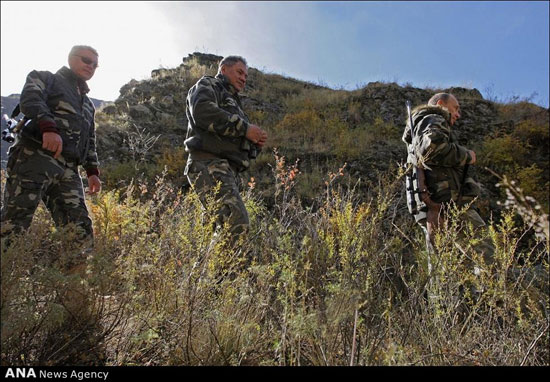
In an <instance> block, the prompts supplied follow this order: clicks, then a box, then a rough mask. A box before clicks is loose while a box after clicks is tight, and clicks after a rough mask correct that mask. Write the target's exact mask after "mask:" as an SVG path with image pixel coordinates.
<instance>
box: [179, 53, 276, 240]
mask: <svg viewBox="0 0 550 382" xmlns="http://www.w3.org/2000/svg"><path fill="white" fill-rule="evenodd" d="M247 78H248V67H247V63H246V60H245V59H244V58H242V57H239V56H227V57H225V58H224V59H223V60H222V61H221V62H220V64H219V68H218V74H217V75H216V77H211V76H204V77H202V78H201V79H200V80H199V81H198V82H197V83H196V84H195V85H194V86H193V87H191V89H189V92H188V94H187V101H186V106H187V108H186V113H187V119H188V121H189V124H188V128H187V139H186V140H185V149H186V151H187V152H188V153H189V157H188V159H187V165H186V168H185V175H187V178H188V179H189V183H190V184H191V185H192V187H193V188H194V189H195V191H196V192H197V193H198V195H199V197H200V199H201V201H202V203H203V205H205V206H206V199H205V196H206V194H207V193H208V192H212V191H213V190H214V188H215V187H216V185H217V184H218V183H219V184H220V189H219V191H218V194H217V195H216V199H217V200H219V201H220V202H221V207H220V209H219V210H218V211H217V215H218V220H217V225H218V226H221V225H223V224H224V223H225V222H228V223H229V226H230V229H231V233H232V235H233V238H236V237H238V236H239V235H240V234H242V233H244V232H246V231H247V230H248V226H249V219H248V213H247V211H246V208H245V206H244V203H243V201H242V198H241V196H240V193H239V185H240V179H239V172H241V171H244V170H246V169H248V167H249V165H250V160H251V159H254V158H256V155H257V152H258V150H260V149H261V148H262V147H263V145H264V144H265V142H266V140H267V133H266V132H265V131H264V130H262V129H261V128H259V127H258V126H256V125H254V124H252V123H250V121H249V119H248V117H247V115H246V114H245V112H244V111H243V108H242V104H241V100H240V98H239V95H238V93H239V92H240V91H242V90H243V89H244V86H245V84H246V80H247Z"/></svg>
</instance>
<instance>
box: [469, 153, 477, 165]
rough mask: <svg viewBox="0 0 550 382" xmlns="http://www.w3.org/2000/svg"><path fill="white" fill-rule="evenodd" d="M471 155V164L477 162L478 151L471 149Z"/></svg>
mask: <svg viewBox="0 0 550 382" xmlns="http://www.w3.org/2000/svg"><path fill="white" fill-rule="evenodd" d="M470 156H471V157H472V160H471V161H470V163H469V164H475V163H476V152H475V151H474V150H470Z"/></svg>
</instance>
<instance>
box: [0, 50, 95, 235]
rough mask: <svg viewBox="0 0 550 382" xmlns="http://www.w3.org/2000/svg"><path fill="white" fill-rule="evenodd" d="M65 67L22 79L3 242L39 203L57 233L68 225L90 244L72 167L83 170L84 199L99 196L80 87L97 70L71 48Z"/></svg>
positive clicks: (88, 112)
mask: <svg viewBox="0 0 550 382" xmlns="http://www.w3.org/2000/svg"><path fill="white" fill-rule="evenodd" d="M68 64H69V67H66V66H63V67H62V68H61V69H59V70H58V71H57V72H56V73H55V74H54V73H51V72H48V71H36V70H35V71H32V72H31V73H29V75H28V76H27V80H26V83H25V85H24V87H23V91H22V93H21V98H20V108H21V112H22V113H23V114H24V115H25V120H28V121H29V122H27V123H26V124H25V125H24V127H23V128H22V129H21V131H20V132H19V134H18V137H17V140H16V143H15V144H14V145H13V146H12V147H11V148H10V151H9V158H8V164H7V175H8V176H7V180H6V187H5V190H4V204H3V208H2V236H3V237H4V236H7V235H8V234H10V233H12V232H13V233H21V232H22V231H24V230H25V229H27V228H28V227H29V225H30V223H31V220H32V217H33V215H34V212H35V210H36V208H37V206H38V204H39V202H40V201H41V200H42V201H44V204H45V205H46V207H47V208H48V210H49V211H50V213H51V215H52V217H53V220H54V222H55V223H56V225H57V226H58V227H61V226H66V225H68V224H69V223H72V224H74V225H75V226H76V230H77V234H78V236H79V238H80V239H81V240H82V242H84V243H88V244H91V242H92V240H93V230H92V221H91V219H90V217H89V214H88V210H87V208H86V204H85V199H84V189H83V185H82V179H81V178H80V175H79V169H78V166H82V167H83V168H84V169H85V170H86V174H87V177H88V189H89V191H88V193H89V194H95V193H97V192H99V191H100V190H101V182H100V180H99V169H98V166H99V163H98V159H97V153H96V142H95V141H96V140H95V124H94V114H95V108H94V105H93V103H92V101H91V100H90V98H88V96H87V93H88V92H89V88H88V85H87V84H86V81H88V80H89V79H91V78H92V77H93V75H94V73H95V70H96V68H97V66H98V53H97V51H96V50H95V49H94V48H92V47H89V46H84V45H78V46H74V47H73V48H72V49H71V51H70V53H69V57H68Z"/></svg>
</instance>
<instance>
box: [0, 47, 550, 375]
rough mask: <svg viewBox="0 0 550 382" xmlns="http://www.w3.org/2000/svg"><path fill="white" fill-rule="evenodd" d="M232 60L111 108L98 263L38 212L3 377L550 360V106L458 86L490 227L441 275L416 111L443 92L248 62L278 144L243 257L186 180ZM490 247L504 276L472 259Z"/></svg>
mask: <svg viewBox="0 0 550 382" xmlns="http://www.w3.org/2000/svg"><path fill="white" fill-rule="evenodd" d="M219 59H221V57H216V56H212V55H204V54H200V53H195V54H193V55H189V57H186V58H184V62H183V64H182V65H180V66H179V67H177V68H174V69H159V70H155V71H153V73H152V76H151V79H148V80H144V81H131V82H130V83H128V84H126V85H125V86H124V87H122V89H121V95H120V97H119V98H118V99H117V100H116V101H115V102H114V103H113V104H109V105H104V106H103V107H102V108H101V109H100V110H99V111H98V113H97V135H98V152H99V155H100V159H101V162H102V180H103V182H104V190H103V192H102V193H101V194H100V195H98V196H94V197H90V198H89V199H88V200H87V203H88V206H89V209H90V211H91V214H92V218H93V221H94V231H95V246H94V249H93V251H92V252H90V253H89V254H88V261H87V268H86V271H85V272H84V273H82V272H83V271H82V270H80V271H79V270H78V269H76V270H75V269H74V267H72V266H71V260H72V259H71V257H72V256H74V255H75V253H78V248H76V245H75V243H74V240H73V237H74V236H73V233H72V230H71V227H67V229H63V230H58V229H55V228H54V226H53V223H52V222H51V219H50V218H49V216H48V214H47V213H46V212H45V211H44V209H43V208H40V210H39V212H38V214H37V215H36V216H35V219H34V221H33V224H32V226H31V228H30V234H29V235H27V236H25V237H21V238H19V239H17V240H15V242H14V243H13V244H12V245H11V246H10V248H9V249H7V250H5V248H3V249H4V250H3V252H2V296H1V297H2V300H1V309H2V358H1V362H2V364H3V365H16V364H17V365H38V364H40V365H44V364H50V365H73V364H84V365H87V364H104V365H350V364H353V365H548V364H549V363H550V362H549V361H550V352H549V350H548V349H549V345H550V343H549V337H548V333H549V332H548V313H549V300H548V298H549V294H548V284H547V283H548V281H547V279H546V280H543V279H541V278H540V277H539V278H535V277H533V276H534V269H539V270H542V271H543V272H544V273H546V274H548V260H549V258H548V256H549V230H548V207H549V201H548V185H549V182H550V174H549V166H548V144H549V140H548V134H549V133H548V131H549V114H548V109H544V108H540V107H538V106H536V105H533V104H530V103H529V102H526V101H525V102H524V101H521V102H520V101H518V102H514V103H496V102H492V101H488V100H484V99H483V98H482V96H481V94H480V93H479V92H478V91H477V90H476V89H464V88H451V89H441V90H447V91H450V92H452V93H454V94H455V95H456V96H457V98H458V99H459V101H460V102H461V107H462V110H463V117H462V118H461V120H459V122H458V123H457V125H456V129H457V130H458V131H459V137H460V139H461V142H462V143H463V144H465V145H467V146H468V147H471V148H472V149H474V150H475V151H476V152H477V153H478V159H479V161H480V163H478V164H477V165H476V166H473V167H474V168H473V169H472V171H473V173H475V175H476V177H477V179H478V180H480V181H481V182H482V185H483V199H482V200H480V201H479V206H480V210H481V213H482V216H483V217H484V218H485V219H486V221H487V222H488V224H489V229H488V230H487V231H486V232H485V231H474V230H472V229H466V230H465V232H466V234H465V235H466V238H465V239H463V238H462V239H460V238H459V237H458V236H457V231H458V230H459V227H458V223H453V224H449V225H448V226H446V227H444V228H443V230H442V232H441V233H440V234H439V235H438V236H437V238H436V251H437V253H438V254H439V256H438V257H437V259H436V260H435V261H433V260H432V263H433V264H434V270H433V272H434V273H433V274H432V275H431V276H429V275H428V272H427V261H428V259H427V253H426V251H425V248H424V239H423V235H422V233H421V231H420V229H419V228H418V226H416V225H415V223H414V220H413V219H412V217H411V216H410V215H408V212H407V207H406V204H405V195H404V192H403V169H402V167H401V164H402V163H403V162H404V160H405V146H404V144H403V143H402V142H401V134H402V129H403V126H404V120H405V119H406V109H405V107H404V105H405V100H406V99H410V100H411V102H412V103H413V104H415V105H417V104H420V103H424V102H426V101H427V99H429V97H430V96H431V95H432V94H433V93H434V92H436V91H437V90H438V89H417V88H414V87H412V86H400V85H398V84H394V83H378V82H377V83H370V84H368V85H366V86H365V87H363V88H359V89H357V90H354V91H345V90H333V89H329V88H326V87H323V86H319V85H317V84H311V83H306V82H303V81H298V80H295V79H291V78H286V77H284V76H281V75H277V74H269V73H262V72H261V71H259V70H256V69H254V68H250V70H249V82H248V84H247V89H246V91H245V93H244V95H243V103H244V106H245V109H246V111H247V113H248V114H249V116H250V118H251V120H252V121H254V122H255V123H257V124H259V125H260V126H262V127H263V128H265V129H266V130H267V131H268V134H269V141H268V144H267V146H266V147H265V148H264V150H263V151H262V153H261V154H260V156H259V157H258V159H257V160H256V161H255V163H254V164H253V165H252V168H251V169H250V170H249V171H248V172H247V173H245V174H244V180H245V181H244V182H243V184H244V189H243V191H242V195H243V199H244V200H245V203H246V205H247V209H248V211H249V213H250V218H251V231H250V233H249V235H248V236H247V238H246V239H244V240H243V241H242V242H240V243H236V245H234V246H231V245H230V244H229V243H230V241H229V240H228V238H227V233H226V232H225V231H224V232H222V233H221V234H220V235H219V236H217V237H216V238H213V233H212V230H211V227H212V223H213V221H214V217H213V213H212V211H214V210H215V204H216V202H215V201H214V200H211V201H210V202H209V206H208V208H207V209H206V210H203V209H202V207H201V206H200V203H199V202H198V200H197V198H196V196H195V195H194V194H193V193H192V192H188V185H187V181H186V179H185V177H184V176H183V168H184V166H185V161H186V154H185V152H184V150H183V140H184V138H185V131H186V130H185V129H186V125H187V121H186V117H185V97H186V94H187V90H188V89H189V87H190V86H192V85H193V84H194V83H195V82H196V81H197V79H198V78H200V77H201V76H202V75H204V74H210V75H213V74H215V72H216V69H217V62H218V61H219ZM485 168H487V169H485ZM455 213H458V211H455ZM455 221H457V219H455ZM486 237H489V238H490V240H492V242H493V244H494V246H495V248H496V261H495V263H493V264H490V265H487V264H484V263H483V259H482V258H479V256H477V255H476V254H475V253H474V252H473V251H472V250H471V245H474V244H475V243H477V242H479V241H480V240H483V239H485V238H486ZM460 240H466V246H465V247H464V246H462V249H461V248H460V247H458V246H456V245H455V243H456V242H458V241H460ZM468 243H469V244H471V245H469V244H468ZM464 248H466V250H465V252H464V253H463V252H462V251H464ZM22 253H24V254H25V256H21V254H22ZM473 265H477V266H478V267H479V268H481V269H482V270H483V271H482V272H481V273H480V274H478V275H475V274H474V272H473V271H472V269H473ZM511 274H513V275H514V277H510V275H511Z"/></svg>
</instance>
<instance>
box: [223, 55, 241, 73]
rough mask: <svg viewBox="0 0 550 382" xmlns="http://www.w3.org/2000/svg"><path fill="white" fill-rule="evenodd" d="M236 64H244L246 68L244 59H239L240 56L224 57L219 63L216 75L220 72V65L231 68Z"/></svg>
mask: <svg viewBox="0 0 550 382" xmlns="http://www.w3.org/2000/svg"><path fill="white" fill-rule="evenodd" d="M237 62H242V63H243V64H244V66H246V67H248V64H247V63H246V60H245V59H244V57H241V56H227V57H224V58H223V59H222V60H221V61H220V64H219V66H218V73H220V72H221V70H222V65H226V66H233V65H235V64H236V63H237Z"/></svg>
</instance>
